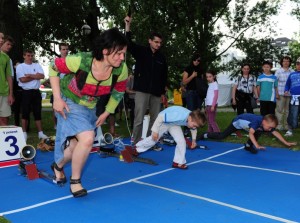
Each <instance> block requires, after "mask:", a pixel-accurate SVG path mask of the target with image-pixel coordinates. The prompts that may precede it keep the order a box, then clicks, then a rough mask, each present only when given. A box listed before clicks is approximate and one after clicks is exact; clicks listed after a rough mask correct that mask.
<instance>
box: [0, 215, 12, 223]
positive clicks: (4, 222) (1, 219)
mask: <svg viewBox="0 0 300 223" xmlns="http://www.w3.org/2000/svg"><path fill="white" fill-rule="evenodd" d="M0 223H10V221H9V220H7V219H6V218H4V217H2V216H0Z"/></svg>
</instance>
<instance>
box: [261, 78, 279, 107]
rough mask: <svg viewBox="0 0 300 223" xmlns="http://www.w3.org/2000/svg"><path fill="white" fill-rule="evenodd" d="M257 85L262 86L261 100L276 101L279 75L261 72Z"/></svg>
mask: <svg viewBox="0 0 300 223" xmlns="http://www.w3.org/2000/svg"><path fill="white" fill-rule="evenodd" d="M257 86H258V87H260V94H259V100H260V101H273V102H276V88H277V87H278V80H277V77H276V76H275V75H273V74H269V75H266V74H264V73H263V74H261V75H259V76H258V78H257Z"/></svg>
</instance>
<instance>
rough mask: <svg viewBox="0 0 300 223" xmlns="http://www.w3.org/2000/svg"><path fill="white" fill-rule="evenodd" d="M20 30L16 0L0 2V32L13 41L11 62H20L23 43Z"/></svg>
mask: <svg viewBox="0 0 300 223" xmlns="http://www.w3.org/2000/svg"><path fill="white" fill-rule="evenodd" d="M20 29H21V23H20V15H19V8H18V0H0V32H3V33H4V34H6V35H10V36H12V37H13V38H14V40H15V45H14V47H13V48H12V50H11V52H10V56H11V58H12V60H13V61H15V60H18V61H21V60H22V51H23V45H22V43H23V41H22V35H21V33H20Z"/></svg>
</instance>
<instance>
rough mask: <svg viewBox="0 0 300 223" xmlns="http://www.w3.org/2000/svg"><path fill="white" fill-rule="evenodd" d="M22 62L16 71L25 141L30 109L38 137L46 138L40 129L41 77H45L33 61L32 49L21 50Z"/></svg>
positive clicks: (40, 68)
mask: <svg viewBox="0 0 300 223" xmlns="http://www.w3.org/2000/svg"><path fill="white" fill-rule="evenodd" d="M23 58H24V63H21V64H19V65H18V66H17V69H16V73H17V79H18V83H19V86H20V87H21V88H22V102H21V108H22V129H23V134H24V137H25V141H27V137H28V136H27V129H28V120H29V117H30V112H31V110H32V112H33V117H34V120H35V125H36V128H37V130H38V138H39V139H46V138H48V136H47V135H45V134H44V133H43V129H42V121H41V120H42V96H41V93H40V90H39V88H40V86H41V81H40V80H41V79H44V78H45V75H44V71H43V68H42V67H41V65H39V64H38V63H34V62H33V59H34V53H33V51H32V50H29V49H27V50H25V51H24V52H23Z"/></svg>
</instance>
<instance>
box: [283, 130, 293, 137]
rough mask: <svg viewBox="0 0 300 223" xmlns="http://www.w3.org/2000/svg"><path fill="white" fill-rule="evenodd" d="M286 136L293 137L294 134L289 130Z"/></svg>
mask: <svg viewBox="0 0 300 223" xmlns="http://www.w3.org/2000/svg"><path fill="white" fill-rule="evenodd" d="M284 136H293V132H292V131H291V130H288V131H287V132H286V133H285V134H284Z"/></svg>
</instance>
